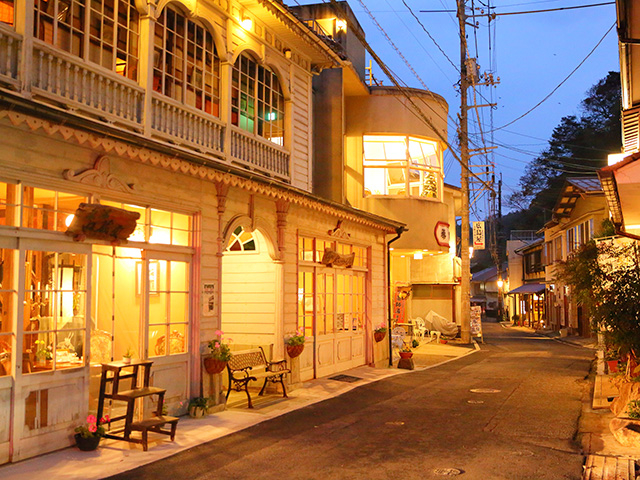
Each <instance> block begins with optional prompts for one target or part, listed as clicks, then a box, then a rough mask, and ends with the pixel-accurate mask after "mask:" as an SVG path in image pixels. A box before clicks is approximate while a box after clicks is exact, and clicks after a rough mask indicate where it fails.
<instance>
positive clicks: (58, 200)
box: [22, 186, 87, 232]
mask: <svg viewBox="0 0 640 480" xmlns="http://www.w3.org/2000/svg"><path fill="white" fill-rule="evenodd" d="M86 201H87V197H84V196H81V195H75V194H72V193H63V192H56V191H53V190H46V189H43V188H35V187H28V186H23V187H22V226H23V227H27V228H39V229H43V230H54V231H57V232H64V231H66V230H67V227H68V223H69V222H70V220H71V218H72V216H73V214H74V213H75V211H76V209H77V208H78V206H79V205H80V204H81V203H83V202H86Z"/></svg>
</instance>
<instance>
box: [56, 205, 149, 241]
mask: <svg viewBox="0 0 640 480" xmlns="http://www.w3.org/2000/svg"><path fill="white" fill-rule="evenodd" d="M139 218H140V214H139V213H138V212H129V211H128V210H124V209H122V208H116V207H111V206H109V205H101V204H99V203H81V204H80V205H79V206H78V208H77V210H76V213H75V214H74V216H73V221H72V222H71V225H69V228H67V231H66V232H65V234H66V235H69V236H71V237H73V239H74V240H75V241H76V242H81V241H83V240H85V239H87V238H95V239H98V240H108V241H109V242H111V244H112V245H120V244H121V243H122V242H126V240H127V238H129V235H131V234H132V233H133V231H134V230H135V229H136V221H137V220H138V219H139Z"/></svg>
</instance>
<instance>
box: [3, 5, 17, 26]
mask: <svg viewBox="0 0 640 480" xmlns="http://www.w3.org/2000/svg"><path fill="white" fill-rule="evenodd" d="M14 10H15V8H14V6H13V0H0V23H6V24H7V25H11V26H13V22H14V20H13V13H14Z"/></svg>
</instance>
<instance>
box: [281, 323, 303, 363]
mask: <svg viewBox="0 0 640 480" xmlns="http://www.w3.org/2000/svg"><path fill="white" fill-rule="evenodd" d="M304 342H305V338H304V330H303V329H302V327H300V328H299V329H298V331H297V332H296V333H290V334H289V335H287V336H285V337H284V343H285V345H286V346H287V354H288V355H289V357H290V358H296V357H297V356H298V355H300V354H301V353H302V351H303V350H304Z"/></svg>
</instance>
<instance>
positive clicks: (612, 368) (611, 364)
mask: <svg viewBox="0 0 640 480" xmlns="http://www.w3.org/2000/svg"><path fill="white" fill-rule="evenodd" d="M607 368H608V369H609V373H618V360H607Z"/></svg>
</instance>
